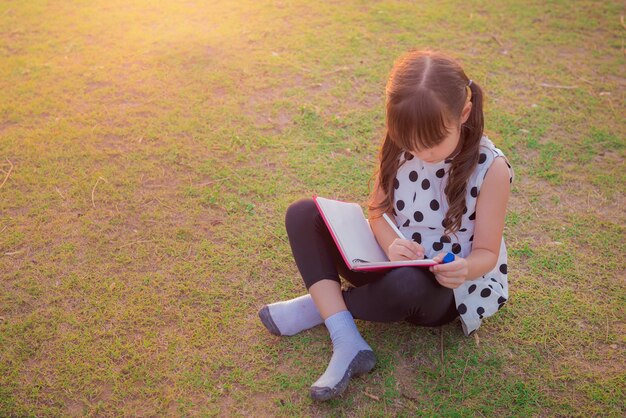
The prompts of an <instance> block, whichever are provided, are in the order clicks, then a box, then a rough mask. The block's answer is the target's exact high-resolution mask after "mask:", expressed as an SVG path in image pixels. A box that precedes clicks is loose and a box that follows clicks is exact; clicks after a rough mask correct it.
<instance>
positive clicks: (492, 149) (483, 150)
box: [474, 135, 514, 182]
mask: <svg viewBox="0 0 626 418" xmlns="http://www.w3.org/2000/svg"><path fill="white" fill-rule="evenodd" d="M496 158H502V159H504V161H505V162H506V165H507V167H508V169H509V181H510V182H513V176H514V173H513V168H512V167H511V164H510V163H509V160H508V159H507V158H506V156H505V155H504V153H503V152H502V150H501V149H500V148H498V147H496V145H495V144H494V143H493V142H492V141H491V139H489V138H488V137H487V135H483V137H482V138H481V140H480V147H479V156H478V166H477V167H476V172H475V173H474V175H475V177H476V178H477V179H478V180H479V181H480V182H482V180H484V179H485V176H486V175H487V171H489V168H490V167H491V165H492V164H493V162H494V161H495V160H496Z"/></svg>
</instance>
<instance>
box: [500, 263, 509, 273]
mask: <svg viewBox="0 0 626 418" xmlns="http://www.w3.org/2000/svg"><path fill="white" fill-rule="evenodd" d="M507 272H508V268H507V265H506V264H500V273H502V274H507Z"/></svg>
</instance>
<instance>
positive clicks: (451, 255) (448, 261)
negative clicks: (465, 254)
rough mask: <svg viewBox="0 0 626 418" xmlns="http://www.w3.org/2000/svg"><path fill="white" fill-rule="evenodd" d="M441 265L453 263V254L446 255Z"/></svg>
mask: <svg viewBox="0 0 626 418" xmlns="http://www.w3.org/2000/svg"><path fill="white" fill-rule="evenodd" d="M442 261H443V264H446V263H451V262H453V261H454V254H452V253H448V254H446V255H445V256H444V257H443V260H442Z"/></svg>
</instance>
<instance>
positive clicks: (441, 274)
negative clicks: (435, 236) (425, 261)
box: [430, 254, 469, 289]
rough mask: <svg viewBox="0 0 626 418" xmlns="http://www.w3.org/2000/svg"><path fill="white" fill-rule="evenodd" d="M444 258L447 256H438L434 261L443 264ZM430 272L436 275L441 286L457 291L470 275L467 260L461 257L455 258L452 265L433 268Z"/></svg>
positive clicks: (447, 264) (439, 265) (440, 265)
mask: <svg viewBox="0 0 626 418" xmlns="http://www.w3.org/2000/svg"><path fill="white" fill-rule="evenodd" d="M444 256H445V254H438V255H437V256H435V257H433V260H435V261H437V262H441V261H442V260H443V257H444ZM430 271H431V272H432V273H433V274H434V275H435V278H436V279H437V281H438V282H439V284H440V285H442V286H443V287H447V288H449V289H456V288H457V287H459V286H461V285H462V284H463V283H464V282H465V280H466V279H467V274H468V273H469V269H468V267H467V260H466V259H464V258H461V257H454V261H452V262H450V263H446V264H437V265H436V266H432V267H430Z"/></svg>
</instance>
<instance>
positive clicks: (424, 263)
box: [313, 196, 438, 271]
mask: <svg viewBox="0 0 626 418" xmlns="http://www.w3.org/2000/svg"><path fill="white" fill-rule="evenodd" d="M313 200H314V201H315V204H316V205H317V207H318V209H319V211H320V213H321V215H322V218H323V219H324V222H325V223H326V226H327V227H328V229H329V231H330V233H331V235H332V237H333V239H334V240H335V244H337V248H339V252H341V256H342V257H343V259H344V261H345V263H346V265H347V266H348V267H349V268H350V270H353V271H370V270H381V269H390V268H394V267H404V266H421V267H428V266H434V265H435V264H438V263H437V262H436V261H433V260H429V259H423V260H406V261H389V259H388V258H387V255H386V254H385V252H384V251H383V250H382V248H380V246H379V245H378V242H377V241H376V238H375V237H374V233H373V232H372V229H371V228H370V225H369V222H368V221H367V219H365V216H364V215H363V210H362V209H361V206H359V205H358V204H357V203H348V202H341V201H339V200H331V199H326V198H323V197H319V196H313Z"/></svg>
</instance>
